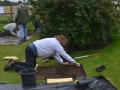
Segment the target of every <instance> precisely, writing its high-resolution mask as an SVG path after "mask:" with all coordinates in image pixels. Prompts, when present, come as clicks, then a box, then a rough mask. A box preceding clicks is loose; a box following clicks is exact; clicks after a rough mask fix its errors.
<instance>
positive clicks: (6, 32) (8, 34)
mask: <svg viewBox="0 0 120 90" xmlns="http://www.w3.org/2000/svg"><path fill="white" fill-rule="evenodd" d="M4 35H5V36H12V34H11V33H10V31H7V30H5V29H4Z"/></svg>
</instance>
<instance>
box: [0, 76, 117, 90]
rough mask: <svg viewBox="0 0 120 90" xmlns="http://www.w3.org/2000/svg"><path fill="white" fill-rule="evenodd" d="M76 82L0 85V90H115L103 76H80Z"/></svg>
mask: <svg viewBox="0 0 120 90" xmlns="http://www.w3.org/2000/svg"><path fill="white" fill-rule="evenodd" d="M76 80H78V81H77V83H74V82H66V83H59V84H46V83H37V84H36V86H35V87H23V86H22V84H0V90H117V89H116V88H115V87H114V86H113V85H112V84H111V83H110V82H109V81H108V80H107V79H106V78H105V77H104V76H94V77H91V78H86V77H84V76H83V77H82V76H80V77H77V78H76Z"/></svg>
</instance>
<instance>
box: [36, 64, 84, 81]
mask: <svg viewBox="0 0 120 90" xmlns="http://www.w3.org/2000/svg"><path fill="white" fill-rule="evenodd" d="M37 70H38V72H37V75H36V79H37V80H44V79H48V78H69V77H72V78H76V77H79V76H85V77H86V73H85V71H84V68H83V66H81V67H79V68H78V67H76V66H75V65H65V66H62V65H61V66H49V67H38V69H37Z"/></svg>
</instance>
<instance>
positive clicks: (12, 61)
mask: <svg viewBox="0 0 120 90" xmlns="http://www.w3.org/2000/svg"><path fill="white" fill-rule="evenodd" d="M13 63H15V61H14V60H12V59H10V60H9V62H8V63H7V65H6V66H5V67H4V71H8V70H10V69H12V67H11V64H13Z"/></svg>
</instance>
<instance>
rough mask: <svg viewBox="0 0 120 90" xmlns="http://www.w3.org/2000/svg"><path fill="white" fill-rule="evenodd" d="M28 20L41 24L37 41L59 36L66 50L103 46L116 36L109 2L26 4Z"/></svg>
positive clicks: (61, 0)
mask: <svg viewBox="0 0 120 90" xmlns="http://www.w3.org/2000/svg"><path fill="white" fill-rule="evenodd" d="M29 1H30V3H31V4H32V6H33V7H32V9H31V11H32V13H33V14H32V16H34V17H36V18H39V19H42V20H43V22H44V28H43V32H44V33H43V34H41V37H51V36H54V35H59V34H63V35H65V36H66V37H67V38H68V39H69V44H68V46H69V47H71V48H74V47H78V48H81V47H85V46H87V45H97V44H98V43H99V44H101V45H104V44H106V43H108V42H109V41H110V40H111V39H112V35H113V34H114V32H117V29H116V27H117V20H118V18H117V16H116V13H114V11H115V8H113V5H112V3H111V0H29Z"/></svg>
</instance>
